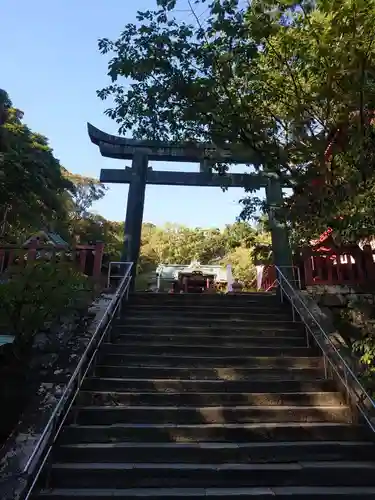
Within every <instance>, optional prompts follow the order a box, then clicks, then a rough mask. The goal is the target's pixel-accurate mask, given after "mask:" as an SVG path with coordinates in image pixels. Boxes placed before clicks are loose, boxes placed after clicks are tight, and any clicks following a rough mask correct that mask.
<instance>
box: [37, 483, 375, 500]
mask: <svg viewBox="0 0 375 500" xmlns="http://www.w3.org/2000/svg"><path fill="white" fill-rule="evenodd" d="M319 497H321V498H323V499H325V498H327V499H329V500H336V499H342V498H347V499H348V500H374V498H375V488H374V487H371V486H369V487H315V486H308V487H304V486H297V487H292V486H285V487H277V488H267V487H265V488H251V487H250V488H220V489H216V488H198V489H194V488H184V489H181V488H134V489H133V488H131V489H118V488H116V489H111V488H110V489H97V488H96V489H91V488H84V489H77V488H75V489H50V490H43V491H42V492H41V493H39V495H38V497H37V498H40V499H44V500H68V499H71V498H73V499H74V498H77V499H79V500H92V499H95V500H111V499H113V498H118V499H123V500H125V499H126V500H136V499H140V498H144V499H149V500H156V499H164V498H168V499H170V500H188V499H189V500H190V499H195V500H207V499H212V500H215V499H220V500H222V499H223V498H231V499H233V500H235V499H241V500H245V499H247V498H251V499H252V500H273V499H275V498H279V499H285V500H315V499H316V498H319Z"/></svg>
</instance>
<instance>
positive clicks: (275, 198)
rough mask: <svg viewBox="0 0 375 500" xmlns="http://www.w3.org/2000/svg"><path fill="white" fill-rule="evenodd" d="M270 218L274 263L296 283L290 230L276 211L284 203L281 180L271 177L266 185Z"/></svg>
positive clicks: (290, 280) (291, 281)
mask: <svg viewBox="0 0 375 500" xmlns="http://www.w3.org/2000/svg"><path fill="white" fill-rule="evenodd" d="M266 197H267V205H268V218H269V222H270V227H271V237H272V254H273V263H274V265H275V266H277V267H278V268H279V269H280V270H281V272H282V273H283V274H284V276H285V277H286V278H287V279H288V280H289V282H290V283H291V284H294V283H295V277H294V273H293V259H292V251H291V248H290V244H289V236H288V230H287V227H286V224H285V222H283V221H280V220H277V218H276V217H275V211H276V210H277V208H279V207H280V206H281V205H282V203H283V191H282V186H281V183H280V180H279V179H278V178H277V177H270V178H269V179H268V184H267V186H266Z"/></svg>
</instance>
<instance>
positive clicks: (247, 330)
mask: <svg viewBox="0 0 375 500" xmlns="http://www.w3.org/2000/svg"><path fill="white" fill-rule="evenodd" d="M114 331H115V333H114V336H116V335H126V334H127V332H129V333H130V334H132V335H137V334H143V333H144V334H148V335H157V334H162V335H185V336H187V337H192V336H198V337H201V336H205V337H211V338H218V339H220V338H223V337H224V338H237V337H238V338H242V337H246V338H249V337H304V338H305V337H306V334H305V331H304V329H303V328H302V325H301V324H300V323H294V324H293V325H290V327H285V328H284V327H283V326H282V325H276V326H275V328H262V329H260V328H259V329H257V328H254V326H253V325H252V323H250V324H249V326H248V327H247V326H243V327H237V326H235V328H231V329H230V331H228V329H226V328H216V327H210V326H208V327H200V326H198V327H197V326H189V325H163V326H162V327H160V326H158V325H144V326H139V325H133V326H132V327H129V326H127V325H124V324H123V325H117V326H115V327H114Z"/></svg>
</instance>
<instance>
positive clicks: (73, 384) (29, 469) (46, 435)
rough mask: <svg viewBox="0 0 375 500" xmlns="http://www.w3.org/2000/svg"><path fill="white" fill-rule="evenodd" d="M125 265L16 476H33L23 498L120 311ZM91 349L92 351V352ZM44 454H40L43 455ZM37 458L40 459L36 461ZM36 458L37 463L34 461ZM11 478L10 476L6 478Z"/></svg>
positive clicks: (129, 266)
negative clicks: (116, 286)
mask: <svg viewBox="0 0 375 500" xmlns="http://www.w3.org/2000/svg"><path fill="white" fill-rule="evenodd" d="M123 264H127V269H126V272H125V274H124V277H123V278H122V280H121V283H120V285H119V287H118V288H117V290H116V293H115V294H114V296H113V297H112V300H111V301H110V303H109V304H108V306H107V308H106V310H105V312H104V314H103V317H102V319H101V320H100V322H99V323H98V325H97V326H96V328H95V331H94V333H93V335H92V337H91V339H90V342H89V343H88V344H87V346H86V349H85V351H84V353H83V354H82V357H81V359H80V361H79V363H78V365H77V367H76V369H75V370H74V372H73V374H72V376H71V377H70V379H69V382H68V383H67V385H66V387H65V389H64V391H63V393H62V396H61V398H60V399H59V401H58V403H57V404H56V406H55V408H54V410H53V412H52V414H51V416H50V418H49V420H48V422H47V424H46V426H45V427H44V430H43V432H42V434H41V436H40V437H39V439H38V441H37V443H36V445H35V448H34V450H33V452H32V453H31V455H30V457H29V459H28V461H27V463H26V464H25V466H24V468H23V470H22V472H21V473H20V474H17V475H16V476H23V477H26V478H29V477H30V476H31V475H33V476H34V477H33V480H32V482H31V484H30V487H28V490H27V492H26V494H25V497H24V499H25V500H28V498H29V497H30V494H31V493H32V490H33V488H34V486H35V483H36V482H37V480H38V477H39V475H40V473H41V471H42V469H43V466H44V465H45V463H46V461H47V459H48V457H49V454H50V452H51V449H52V446H53V444H54V443H55V441H56V439H57V437H58V435H59V433H60V431H61V428H62V426H63V425H64V422H65V419H66V417H67V415H68V413H69V411H70V409H71V407H72V405H73V403H74V401H75V398H76V396H77V394H78V392H79V390H80V388H81V385H82V382H83V379H84V378H85V376H86V374H87V372H88V371H89V370H90V368H91V366H92V363H93V361H94V359H95V357H96V354H97V352H98V349H99V347H100V346H101V344H102V342H103V340H104V338H105V336H106V335H107V333H108V332H109V328H110V327H111V325H112V321H113V319H114V317H115V315H116V313H117V312H121V305H122V302H123V300H124V299H125V300H127V298H128V292H129V285H130V282H131V270H132V267H133V263H132V262H126V263H123ZM92 350H93V352H91V351H92ZM42 457H43V458H42ZM38 460H39V463H38ZM35 461H37V463H35ZM9 479H11V478H9Z"/></svg>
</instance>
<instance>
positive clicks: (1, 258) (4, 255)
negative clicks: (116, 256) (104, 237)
mask: <svg viewBox="0 0 375 500" xmlns="http://www.w3.org/2000/svg"><path fill="white" fill-rule="evenodd" d="M103 253H104V243H103V242H98V243H96V244H94V245H76V246H75V247H74V248H70V249H67V248H66V247H63V246H51V245H38V242H36V241H33V242H31V244H30V245H29V247H27V248H23V247H20V246H18V245H5V246H1V247H0V273H2V272H4V271H5V270H6V269H7V268H8V267H9V266H11V265H12V264H18V265H25V264H26V263H27V262H31V261H34V260H36V259H39V258H41V259H48V260H49V261H50V262H57V261H59V260H65V261H68V262H72V263H75V264H76V265H77V267H78V269H79V270H80V271H82V272H83V273H84V274H86V275H87V276H92V277H93V278H94V279H95V280H99V279H100V277H101V270H102V261H103Z"/></svg>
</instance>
